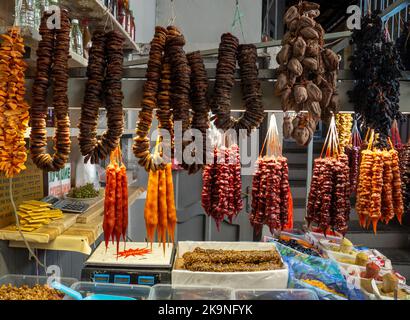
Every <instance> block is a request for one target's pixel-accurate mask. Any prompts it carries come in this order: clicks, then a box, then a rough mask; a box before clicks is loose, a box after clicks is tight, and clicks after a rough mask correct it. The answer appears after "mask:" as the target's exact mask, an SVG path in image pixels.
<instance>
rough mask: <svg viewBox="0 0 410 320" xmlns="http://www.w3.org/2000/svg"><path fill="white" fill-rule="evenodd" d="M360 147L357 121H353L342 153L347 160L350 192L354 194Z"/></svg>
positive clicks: (360, 140)
mask: <svg viewBox="0 0 410 320" xmlns="http://www.w3.org/2000/svg"><path fill="white" fill-rule="evenodd" d="M361 146H362V138H361V136H360V132H359V129H358V127H357V121H356V119H355V120H354V124H353V128H352V132H351V137H350V141H349V144H347V145H345V146H344V152H345V154H346V155H347V157H348V158H349V169H350V192H351V194H355V193H356V188H357V180H358V178H359V164H360V152H361Z"/></svg>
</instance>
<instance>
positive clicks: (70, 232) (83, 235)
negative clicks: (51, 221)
mask: <svg viewBox="0 0 410 320" xmlns="http://www.w3.org/2000/svg"><path fill="white" fill-rule="evenodd" d="M144 191H145V189H144V188H142V187H129V189H128V203H129V205H130V206H131V204H132V203H134V202H135V201H136V200H137V199H138V198H139V197H140V196H141V195H142V194H143V193H144ZM103 214H104V201H103V200H102V201H99V203H97V204H96V205H94V206H93V207H92V208H91V209H90V210H89V211H88V212H86V213H84V214H83V215H81V216H82V217H81V216H79V217H77V221H76V223H74V224H73V225H72V226H71V227H69V228H68V229H67V230H66V231H64V232H63V233H62V234H61V235H59V236H57V237H56V238H55V239H54V240H53V241H51V242H49V243H32V242H31V243H30V246H31V247H32V248H35V249H46V250H62V251H75V252H81V253H84V254H87V255H89V254H90V253H91V251H92V249H91V245H92V244H93V243H94V242H95V241H96V240H97V239H98V238H99V237H100V236H101V234H102V233H103V229H102V224H103ZM9 245H10V247H15V248H25V244H24V242H23V241H15V240H11V241H10V243H9Z"/></svg>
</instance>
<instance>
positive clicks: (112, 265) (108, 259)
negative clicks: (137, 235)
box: [81, 241, 175, 286]
mask: <svg viewBox="0 0 410 320" xmlns="http://www.w3.org/2000/svg"><path fill="white" fill-rule="evenodd" d="M142 248H147V249H150V248H151V245H150V244H147V243H146V242H127V243H126V248H125V249H126V250H130V249H131V250H134V249H142ZM123 251H124V242H120V249H119V252H120V253H121V252H123ZM174 258H175V250H174V246H173V245H172V244H169V245H168V244H165V254H164V250H163V246H162V243H161V244H159V243H153V244H152V251H151V252H150V253H147V254H144V255H137V256H132V255H131V256H128V257H122V256H119V257H118V259H117V244H116V243H115V244H113V243H112V242H110V243H109V246H108V250H106V248H105V242H104V241H103V242H101V243H100V245H99V246H98V247H97V249H95V251H94V252H93V253H92V254H91V256H90V257H89V258H88V259H87V261H86V262H85V263H84V268H83V269H82V271H81V280H82V281H91V282H97V283H116V284H140V285H148V286H153V285H155V284H158V283H162V284H170V283H171V271H172V265H173V263H174Z"/></svg>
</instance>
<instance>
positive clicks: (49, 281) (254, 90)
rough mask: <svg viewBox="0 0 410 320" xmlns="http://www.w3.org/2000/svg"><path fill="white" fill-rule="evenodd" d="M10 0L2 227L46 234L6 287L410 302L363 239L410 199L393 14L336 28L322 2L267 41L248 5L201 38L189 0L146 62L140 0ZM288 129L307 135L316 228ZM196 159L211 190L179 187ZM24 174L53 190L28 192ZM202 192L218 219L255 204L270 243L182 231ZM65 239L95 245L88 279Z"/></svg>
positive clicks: (403, 92)
mask: <svg viewBox="0 0 410 320" xmlns="http://www.w3.org/2000/svg"><path fill="white" fill-rule="evenodd" d="M55 5H57V6H55ZM2 6H3V7H2ZM12 7H13V6H10V4H2V5H0V11H1V10H3V11H5V12H9V11H10V10H16V12H18V13H19V14H17V13H16V14H15V15H16V17H15V21H14V23H12V22H7V23H6V25H7V24H12V26H9V27H7V28H6V29H5V30H3V31H4V33H3V34H2V35H0V38H1V40H0V83H1V88H0V173H1V175H2V176H4V183H3V185H4V187H2V190H4V191H5V195H7V196H5V197H4V201H3V202H2V203H1V204H0V206H1V205H3V204H4V205H5V208H4V210H0V212H1V213H2V215H0V226H1V228H0V240H1V241H4V242H5V243H7V246H8V250H18V249H17V248H19V249H21V248H24V250H28V251H29V254H30V258H33V259H34V261H35V268H36V273H37V276H33V277H30V276H25V275H16V274H14V275H13V273H15V272H13V270H10V272H9V273H11V274H12V275H5V276H3V277H0V300H3V299H4V300H10V299H12V300H13V299H14V300H23V299H24V300H25V299H34V300H62V299H77V300H83V299H85V300H98V299H103V300H104V299H105V300H123V299H125V300H135V299H136V300H147V299H148V300H190V299H192V300H196V299H198V300H209V299H218V300H225V299H226V300H235V299H236V300H318V299H319V300H409V299H410V288H409V286H407V284H406V277H405V276H403V275H401V274H400V273H399V272H397V271H396V270H395V266H394V265H393V264H392V261H391V260H390V259H389V257H388V256H385V255H384V254H383V253H382V250H379V249H378V248H372V247H367V246H364V245H362V244H361V243H357V244H354V243H352V241H350V240H349V237H350V234H349V229H350V227H351V223H352V220H357V221H358V223H359V224H360V227H361V228H363V229H365V230H368V229H371V230H372V231H373V232H374V234H375V236H377V232H378V230H379V229H378V228H380V225H381V224H382V223H383V224H385V225H387V224H390V225H391V224H393V223H395V224H398V225H400V226H401V225H403V228H405V227H407V226H405V224H406V222H405V217H406V215H408V214H409V213H410V212H409V208H410V196H409V192H410V190H409V186H410V180H409V179H410V177H409V174H410V154H409V150H410V136H403V135H401V134H400V132H399V126H400V125H403V124H406V123H407V125H409V116H408V114H409V113H410V103H409V102H410V99H409V98H410V91H409V90H410V86H409V81H408V77H407V73H406V72H405V71H404V66H403V65H402V63H401V60H400V55H401V56H402V58H403V55H404V57H405V55H406V52H404V51H403V50H404V49H405V48H404V49H403V48H402V49H400V47H399V46H395V44H394V43H393V39H392V35H391V34H390V33H392V32H393V30H389V28H388V27H387V26H386V23H385V21H384V20H383V19H384V17H383V15H382V14H381V13H380V12H377V11H374V12H371V11H369V12H366V15H365V16H364V18H363V19H362V21H361V29H358V30H354V31H353V32H350V31H349V32H345V33H343V32H342V33H334V34H326V31H325V28H324V26H322V24H323V21H322V20H320V15H321V11H320V10H321V8H320V5H319V4H317V3H315V2H309V1H300V2H298V3H296V4H293V5H289V6H287V8H286V10H285V11H284V15H283V20H282V22H283V25H284V26H283V28H284V30H285V33H284V35H283V38H282V39H280V40H277V41H276V42H275V41H272V42H271V43H270V44H267V43H256V44H253V43H247V42H246V41H245V37H244V34H243V30H242V28H243V26H242V20H241V19H242V14H241V11H240V9H241V7H240V3H239V1H236V2H235V6H234V9H235V10H234V13H235V17H234V22H233V24H232V30H231V32H224V33H222V34H221V35H220V43H219V46H218V49H216V50H212V49H211V50H208V51H194V52H188V51H187V50H186V45H187V43H188V42H189V39H187V37H186V35H184V30H183V28H180V27H179V26H178V24H177V23H176V22H175V20H176V16H175V12H174V11H175V7H174V2H173V1H171V9H172V15H171V19H170V21H169V23H168V25H158V26H156V27H155V30H153V36H152V41H151V43H150V46H149V52H148V54H147V57H145V58H143V59H140V60H136V61H133V60H131V61H128V60H129V57H130V56H132V54H130V52H132V50H134V51H135V50H138V49H140V48H139V46H138V45H137V44H136V43H135V32H136V27H135V22H134V18H133V13H132V10H131V6H130V4H129V2H128V1H125V0H124V1H105V3H104V4H103V3H102V2H100V1H88V2H87V1H85V2H84V1H60V2H57V3H54V2H53V1H50V2H49V3H48V2H47V1H45V2H44V3H43V2H41V1H38V2H37V1H24V0H19V1H16V3H15V6H14V7H13V8H14V9H12ZM91 12H93V13H94V14H95V16H96V17H99V19H97V18H95V17H94V20H93V19H92V15H91ZM386 14H390V13H389V12H388V13H386ZM55 15H57V16H58V19H57V20H58V21H59V24H60V25H59V28H51V27H50V19H52V18H53V17H55ZM80 17H81V18H84V20H85V21H86V22H82V23H81V24H82V28H83V30H80V26H79V21H78V20H79V18H80ZM89 20H90V21H89ZM320 21H322V23H321V22H320ZM234 28H241V33H242V37H237V36H236V35H235V34H234V32H233V29H234ZM346 39H350V40H351V42H352V44H353V46H352V47H349V48H350V51H349V50H347V46H348V45H349V44H346V47H342V48H341V45H340V43H345V40H346ZM32 43H34V44H32ZM269 46H271V47H280V48H278V50H277V53H276V54H275V60H276V62H277V66H278V67H277V68H275V69H273V68H268V67H266V65H267V64H266V62H267V61H266V59H264V57H265V58H266V55H265V56H264V55H261V52H260V51H261V49H264V48H267V47H269ZM28 51H30V54H29V55H27V54H26V53H27V52H28ZM342 51H344V52H343V53H342ZM34 52H35V53H34ZM265 53H266V52H265ZM346 53H350V55H349V57H346ZM342 55H344V60H346V61H350V62H351V63H350V65H349V66H348V67H347V64H346V61H342ZM209 56H213V59H214V61H215V63H216V65H215V66H213V67H212V68H209V67H208V62H207V57H209ZM140 64H144V65H146V67H144V68H138V67H136V66H138V65H140ZM342 65H343V66H344V68H345V69H341V66H342ZM263 66H265V67H263ZM368 66H371V67H368ZM348 68H349V69H350V70H347V69H348ZM282 119H283V121H282ZM318 127H320V128H321V129H323V138H324V139H323V141H320V140H319V142H318V139H317V135H316V134H317V131H318V130H317V129H318ZM255 133H256V134H260V137H259V138H256V139H254V138H253V137H254V136H255ZM315 138H316V143H320V150H321V152H320V153H319V154H318V155H317V157H315V159H314V158H313V152H312V149H313V143H314V140H315ZM284 140H286V141H292V143H295V144H296V145H298V146H300V147H301V148H309V156H308V161H307V164H306V167H307V178H306V189H305V190H306V197H305V199H304V200H305V202H304V203H305V207H304V209H303V213H304V219H303V225H302V226H300V224H298V223H296V221H295V220H296V219H295V209H294V200H295V199H294V198H295V196H294V193H292V188H293V186H292V180H291V179H290V174H291V173H292V170H293V169H294V168H293V167H292V166H291V163H290V159H289V158H288V154H287V153H286V152H285V148H284ZM248 144H251V145H252V144H256V147H255V148H253V149H252V148H251V150H252V151H251V152H252V153H255V152H254V151H255V149H256V154H252V157H253V159H254V161H252V160H251V161H250V162H249V163H244V161H245V160H246V161H247V160H249V159H248V158H249V157H248V154H247V151H248V149H247V147H246V146H247V145H248ZM245 164H246V166H245ZM136 168H137V169H136ZM245 169H247V172H248V173H246V172H245ZM29 170H31V171H30V173H31V175H30V176H29V177H28V178H27V179H26V180H23V179H22V177H26V176H27V172H28V171H29ZM32 171H34V172H35V173H36V174H33V173H32ZM135 171H137V172H139V175H138V177H136V175H135ZM141 172H142V173H143V175H144V177H145V178H146V181H144V180H143V179H141V181H142V182H141V181H140V178H141V176H142V175H141ZM182 173H183V174H185V175H186V176H187V179H189V178H191V177H194V176H195V175H196V177H198V176H199V177H200V180H201V185H200V187H199V190H198V189H193V190H190V192H189V193H186V194H184V193H183V194H181V192H180V188H181V183H180V182H179V180H178V177H179V176H180V175H181V174H182ZM245 176H248V177H250V180H249V179H248V180H249V181H250V183H248V182H246V180H245ZM19 179H20V180H19ZM21 181H23V183H24V181H25V182H26V183H27V184H29V185H31V186H32V188H33V189H36V191H38V190H40V192H29V190H24V192H21V193H19V192H18V191H19V188H20V183H22V182H21ZM194 193H195V194H194ZM194 196H195V197H196V198H199V199H200V200H199V204H198V207H199V208H200V210H201V213H202V214H203V215H204V216H206V219H207V220H206V221H207V229H206V230H204V231H203V232H204V233H206V232H208V234H209V235H210V234H211V232H210V229H211V228H215V229H216V230H217V232H218V234H220V235H221V234H223V233H224V232H225V230H226V229H224V225H233V224H234V223H235V222H236V221H238V220H241V222H240V224H244V223H246V226H247V228H248V230H251V232H250V233H252V234H250V235H248V238H251V239H253V241H235V242H232V241H198V240H197V239H200V240H204V239H201V236H197V235H194V236H192V238H193V239H190V237H191V235H190V236H186V235H184V234H182V232H181V231H180V230H182V228H181V229H179V227H180V226H181V221H182V219H181V216H180V207H181V198H182V197H183V198H185V199H191V197H194ZM138 200H142V201H143V206H141V207H140V208H136V206H135V205H134V204H135V203H136V202H137V201H138ZM6 203H8V204H10V206H8V205H7V208H6ZM3 211H4V213H3ZM190 214H191V213H190V212H188V213H187V215H190ZM191 215H192V216H194V212H192V214H191ZM136 217H137V218H138V219H139V220H138V221H139V222H141V223H139V225H138V226H136V224H137V223H136V222H135V221H137V220H136ZM238 225H239V223H238ZM140 226H141V228H139V229H138V230H139V233H141V234H138V239H141V240H136V239H132V238H131V236H130V235H132V234H134V231H135V230H136V228H137V227H140ZM142 229H144V230H143V231H141V230H142ZM266 230H267V231H266ZM265 231H266V232H268V233H269V235H270V236H263V235H264V234H266V233H265ZM206 238H207V240H211V236H207V237H206ZM142 239H143V241H142ZM194 239H195V241H194ZM187 240H189V241H187ZM212 240H213V239H212ZM221 240H225V239H224V238H223V236H221ZM48 251H52V252H64V253H70V254H71V253H81V254H82V255H83V256H82V259H83V260H82V261H81V263H70V265H73V268H75V274H76V275H77V277H78V279H73V278H64V273H63V274H60V272H61V269H63V270H64V268H60V267H61V266H60V265H58V264H48V263H47V259H46V252H48ZM39 252H40V253H41V252H44V256H43V257H44V260H43V261H41V259H40V256H41V254H39ZM65 259H69V260H70V259H71V258H70V256H68V258H67V256H65ZM70 261H71V260H70ZM49 268H51V269H53V270H54V273H53V274H52V275H50V274H49V273H50V272H49ZM40 269H41V271H40ZM43 269H44V273H45V276H44V277H42V276H40V275H39V274H43ZM55 270H57V274H56V273H55V272H56V271H55ZM33 274H34V273H33ZM47 276H48V277H47ZM60 276H63V277H60ZM70 288H71V289H72V290H70Z"/></svg>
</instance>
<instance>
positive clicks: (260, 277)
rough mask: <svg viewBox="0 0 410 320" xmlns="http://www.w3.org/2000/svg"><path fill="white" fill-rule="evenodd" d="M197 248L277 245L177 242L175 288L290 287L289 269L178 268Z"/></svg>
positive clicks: (174, 271)
mask: <svg viewBox="0 0 410 320" xmlns="http://www.w3.org/2000/svg"><path fill="white" fill-rule="evenodd" d="M196 247H200V248H203V249H223V250H272V248H275V250H276V246H275V244H274V243H263V242H213V241H205V242H196V241H181V242H178V246H177V250H176V259H175V262H174V267H173V270H172V285H175V286H213V287H226V288H233V289H285V288H287V285H288V276H289V272H288V268H287V265H286V264H285V263H283V260H282V263H283V269H280V270H269V271H255V272H197V271H195V272H194V271H188V270H180V269H178V268H177V263H178V260H179V259H178V258H181V257H182V255H183V254H184V253H185V252H188V251H193V250H194V249H195V248H196Z"/></svg>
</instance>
